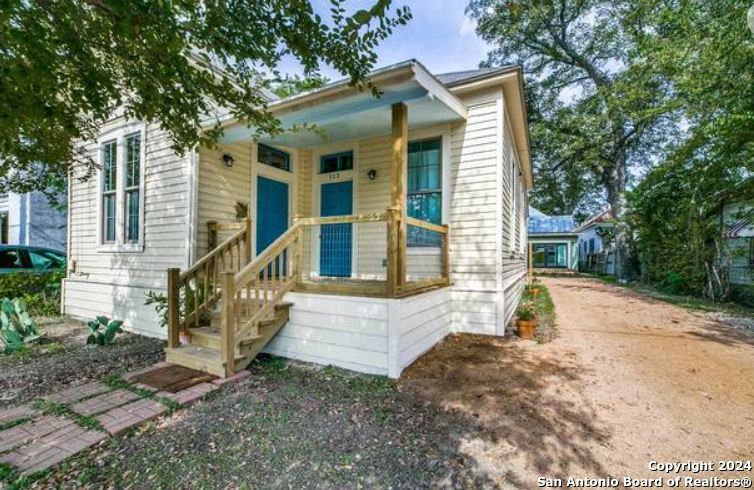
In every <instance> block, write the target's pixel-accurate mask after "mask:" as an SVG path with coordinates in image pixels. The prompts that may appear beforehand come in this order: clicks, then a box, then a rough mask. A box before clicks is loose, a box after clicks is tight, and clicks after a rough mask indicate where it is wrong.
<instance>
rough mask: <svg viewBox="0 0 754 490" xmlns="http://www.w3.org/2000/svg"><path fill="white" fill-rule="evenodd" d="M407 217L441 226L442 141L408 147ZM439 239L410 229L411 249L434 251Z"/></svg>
mask: <svg viewBox="0 0 754 490" xmlns="http://www.w3.org/2000/svg"><path fill="white" fill-rule="evenodd" d="M407 198H408V199H407V206H408V208H407V210H406V211H407V214H408V215H409V216H410V217H412V218H416V219H420V220H422V221H428V222H430V223H434V224H436V225H439V224H441V223H442V139H441V138H435V139H429V140H423V141H414V142H410V143H409V144H408V192H407ZM441 239H442V237H440V236H439V235H438V234H437V233H434V232H431V231H428V230H425V229H423V228H417V227H409V229H408V236H407V242H408V245H409V246H411V247H437V246H439V245H440V242H441Z"/></svg>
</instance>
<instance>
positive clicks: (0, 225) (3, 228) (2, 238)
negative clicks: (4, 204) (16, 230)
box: [0, 213, 8, 243]
mask: <svg viewBox="0 0 754 490" xmlns="http://www.w3.org/2000/svg"><path fill="white" fill-rule="evenodd" d="M0 243H8V213H3V214H0Z"/></svg>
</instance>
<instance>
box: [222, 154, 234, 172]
mask: <svg viewBox="0 0 754 490" xmlns="http://www.w3.org/2000/svg"><path fill="white" fill-rule="evenodd" d="M223 163H224V164H225V166H226V167H228V168H231V167H232V166H233V164H234V163H236V161H235V160H234V159H233V155H231V154H230V153H225V154H224V155H223Z"/></svg>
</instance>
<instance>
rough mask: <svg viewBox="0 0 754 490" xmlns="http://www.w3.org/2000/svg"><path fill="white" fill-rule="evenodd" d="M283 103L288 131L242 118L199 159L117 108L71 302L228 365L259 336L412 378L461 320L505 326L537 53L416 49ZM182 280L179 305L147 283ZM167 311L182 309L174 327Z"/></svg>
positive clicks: (519, 279)
mask: <svg viewBox="0 0 754 490" xmlns="http://www.w3.org/2000/svg"><path fill="white" fill-rule="evenodd" d="M371 80H372V82H373V83H374V84H375V85H376V86H377V87H378V88H379V90H380V91H381V92H382V95H381V97H374V96H373V95H372V94H371V93H369V91H359V90H358V89H356V88H353V87H350V86H349V84H348V82H347V81H343V82H337V83H332V84H330V85H327V86H325V87H323V88H321V89H318V90H315V91H311V92H307V93H303V94H299V95H296V96H293V97H290V98H286V99H277V100H276V99H274V98H272V97H271V100H270V101H269V110H270V111H271V112H272V113H273V114H274V115H275V116H276V117H277V118H278V119H280V121H281V122H282V124H283V126H284V127H292V126H294V125H300V124H303V123H308V124H313V125H316V126H317V127H318V128H319V129H320V131H319V132H311V131H304V132H285V133H283V134H281V135H278V136H275V137H262V138H261V139H255V138H254V136H253V133H254V131H253V129H249V128H247V127H246V125H245V124H244V123H243V122H241V121H236V120H233V119H232V118H229V117H228V118H226V120H224V126H225V134H224V136H223V138H222V140H221V141H220V144H219V146H218V147H217V148H214V149H209V148H196V149H195V150H194V151H192V152H189V153H188V154H186V155H185V156H179V155H177V154H176V153H175V152H174V151H172V150H171V144H170V140H169V138H168V135H167V134H166V133H165V132H164V131H162V130H161V129H160V128H159V127H158V126H157V125H154V124H143V123H140V122H135V121H126V120H123V119H122V118H115V119H113V120H112V121H110V122H109V123H108V124H107V125H106V127H104V128H103V129H102V132H101V134H100V136H99V138H98V139H97V141H91V142H90V143H89V149H90V151H91V154H92V155H94V156H95V157H96V159H97V160H98V161H99V163H100V165H101V170H100V171H99V175H98V176H97V177H96V178H93V179H90V180H88V181H79V180H76V179H74V180H72V182H71V185H70V192H69V196H68V197H69V207H68V209H69V226H70V243H69V259H68V260H69V274H68V277H67V279H66V280H65V282H64V293H63V294H64V298H63V302H64V308H65V313H66V314H68V315H70V316H72V317H77V318H89V317H93V316H95V315H101V314H105V315H108V316H111V317H115V318H119V319H122V320H124V321H125V325H126V327H127V328H128V329H130V330H131V331H134V332H138V333H140V334H144V335H150V336H160V337H166V338H167V339H168V347H167V349H166V357H167V360H168V361H170V362H173V363H177V364H181V365H185V366H190V367H194V368H199V369H203V370H206V371H208V372H212V373H216V374H218V375H221V376H225V375H229V374H231V373H232V372H234V371H235V370H237V369H241V368H243V367H244V366H245V365H247V364H248V363H249V362H250V360H251V359H252V358H253V357H254V356H255V355H256V354H257V353H258V352H260V351H262V350H263V351H265V352H268V353H272V354H276V355H280V356H285V357H289V358H295V359H299V360H304V361H310V362H315V363H321V364H332V365H338V366H342V367H345V368H349V369H352V370H356V371H361V372H367V373H375V374H382V375H388V376H391V377H397V376H399V375H400V373H401V371H402V370H403V369H404V368H405V367H407V366H408V365H409V364H411V363H412V362H413V361H414V360H415V359H417V358H418V357H419V356H420V355H422V354H423V353H424V352H426V351H427V350H428V349H430V348H431V347H432V346H433V345H435V344H436V343H437V342H439V341H441V340H442V339H443V338H444V337H445V336H446V335H448V334H449V333H451V332H473V333H479V334H487V335H504V333H505V330H506V325H507V324H508V323H509V322H510V320H511V318H512V316H513V313H514V311H515V309H516V306H517V303H518V301H519V298H520V296H521V291H522V288H523V286H524V280H525V260H526V243H527V236H526V233H527V230H526V220H525V217H526V209H527V190H528V189H529V188H530V186H531V184H532V176H531V168H530V161H529V141H528V129H527V118H526V109H525V106H524V93H523V90H524V85H523V77H522V71H521V69H520V67H517V66H514V67H506V68H500V69H482V70H473V71H468V72H461V73H451V74H445V75H433V74H431V73H429V72H428V71H427V69H426V68H424V67H423V66H422V64H421V63H419V62H417V61H415V60H410V61H406V62H403V63H400V64H397V65H393V66H389V67H386V68H383V69H379V70H377V71H375V72H373V73H372V75H371ZM150 291H153V292H157V293H162V294H165V296H166V298H167V303H168V308H167V314H166V316H165V317H161V316H160V315H158V314H157V313H156V311H155V309H154V307H153V306H146V305H145V296H146V294H147V293H148V292H150ZM161 319H162V320H164V321H166V323H167V325H166V326H161Z"/></svg>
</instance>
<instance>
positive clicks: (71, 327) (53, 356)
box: [0, 319, 165, 409]
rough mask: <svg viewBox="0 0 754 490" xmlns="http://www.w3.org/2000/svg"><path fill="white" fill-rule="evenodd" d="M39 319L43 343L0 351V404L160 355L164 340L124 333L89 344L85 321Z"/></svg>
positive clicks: (95, 377) (128, 367)
mask: <svg viewBox="0 0 754 490" xmlns="http://www.w3.org/2000/svg"><path fill="white" fill-rule="evenodd" d="M39 323H40V327H41V329H42V330H43V331H44V332H45V334H46V336H45V338H44V341H43V342H42V343H40V344H39V345H35V346H33V347H32V348H31V349H30V350H29V351H27V352H23V353H17V354H14V355H11V356H5V355H2V354H0V409H3V408H7V407H10V406H14V405H19V404H21V403H24V402H26V401H29V400H32V399H34V398H37V397H39V396H42V395H47V394H50V393H54V392H56V391H58V390H61V389H64V388H67V387H70V386H74V385H77V384H83V383H86V382H89V381H94V380H101V379H104V378H105V376H107V375H108V374H110V373H116V372H117V373H120V372H125V371H133V370H136V369H141V368H144V367H146V366H150V365H152V364H154V363H156V362H159V361H160V360H161V359H162V358H163V348H164V347H165V343H164V342H163V341H161V340H158V339H150V338H147V337H142V336H140V335H133V334H128V333H123V334H119V335H118V337H117V338H116V341H115V343H114V344H113V345H111V346H108V347H99V346H88V345H86V336H87V328H86V325H83V324H81V323H79V322H73V321H70V320H61V319H57V320H47V321H40V322H39Z"/></svg>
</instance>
